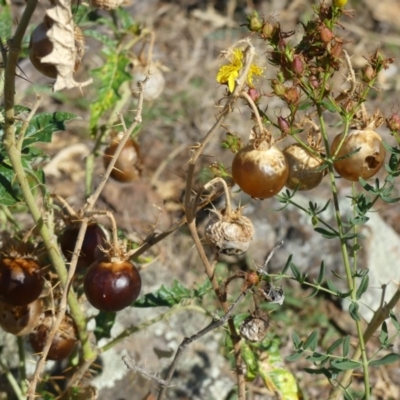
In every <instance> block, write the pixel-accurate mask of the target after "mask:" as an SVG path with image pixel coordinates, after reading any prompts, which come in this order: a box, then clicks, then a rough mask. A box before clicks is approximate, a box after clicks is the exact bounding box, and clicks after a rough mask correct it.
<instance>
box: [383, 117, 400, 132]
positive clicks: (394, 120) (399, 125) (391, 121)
mask: <svg viewBox="0 0 400 400" xmlns="http://www.w3.org/2000/svg"><path fill="white" fill-rule="evenodd" d="M386 126H387V127H388V129H390V130H391V131H392V132H396V131H397V132H398V131H400V115H399V114H397V113H396V114H393V115H392V116H391V117H390V118H387V119H386Z"/></svg>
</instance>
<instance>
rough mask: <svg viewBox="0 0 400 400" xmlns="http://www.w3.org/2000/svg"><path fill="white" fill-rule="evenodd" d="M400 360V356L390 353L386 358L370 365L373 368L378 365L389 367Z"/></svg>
mask: <svg viewBox="0 0 400 400" xmlns="http://www.w3.org/2000/svg"><path fill="white" fill-rule="evenodd" d="M398 360H400V354H395V353H390V354H387V355H386V356H385V357H382V358H380V359H379V360H374V361H371V362H370V363H369V365H371V366H372V367H376V366H378V365H387V364H393V363H395V362H397V361H398Z"/></svg>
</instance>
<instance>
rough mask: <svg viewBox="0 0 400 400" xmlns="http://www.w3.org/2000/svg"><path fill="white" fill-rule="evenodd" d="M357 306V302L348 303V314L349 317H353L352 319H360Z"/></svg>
mask: <svg viewBox="0 0 400 400" xmlns="http://www.w3.org/2000/svg"><path fill="white" fill-rule="evenodd" d="M359 308H360V306H359V305H358V304H357V303H350V306H349V314H350V317H351V318H353V319H354V321H361V317H360V314H359V312H358V310H359Z"/></svg>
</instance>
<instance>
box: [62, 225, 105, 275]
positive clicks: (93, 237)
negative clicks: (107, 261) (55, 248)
mask: <svg viewBox="0 0 400 400" xmlns="http://www.w3.org/2000/svg"><path fill="white" fill-rule="evenodd" d="M79 229H80V224H71V225H68V226H67V227H66V228H65V230H64V232H63V233H62V235H61V237H60V246H61V250H62V252H63V254H64V256H65V258H66V259H67V260H68V261H71V260H72V255H73V252H74V249H75V244H76V240H77V238H78V234H79ZM106 245H107V237H106V234H105V232H104V230H103V229H102V228H101V227H100V225H98V224H96V223H94V224H89V225H88V227H87V229H86V233H85V237H84V239H83V243H82V247H81V251H80V253H79V257H78V264H77V268H80V269H82V268H87V267H89V266H90V264H92V263H93V262H94V261H96V260H97V259H98V258H101V257H102V256H103V252H102V251H101V249H100V247H101V248H105V247H106Z"/></svg>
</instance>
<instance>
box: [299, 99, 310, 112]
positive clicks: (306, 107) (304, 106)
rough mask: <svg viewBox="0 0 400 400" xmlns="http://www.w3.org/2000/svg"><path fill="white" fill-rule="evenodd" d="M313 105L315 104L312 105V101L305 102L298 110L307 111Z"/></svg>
mask: <svg viewBox="0 0 400 400" xmlns="http://www.w3.org/2000/svg"><path fill="white" fill-rule="evenodd" d="M312 105H313V103H311V101H303V102H301V103H300V104H299V106H298V110H300V111H303V110H307V109H309V108H310V107H311V106H312Z"/></svg>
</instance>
